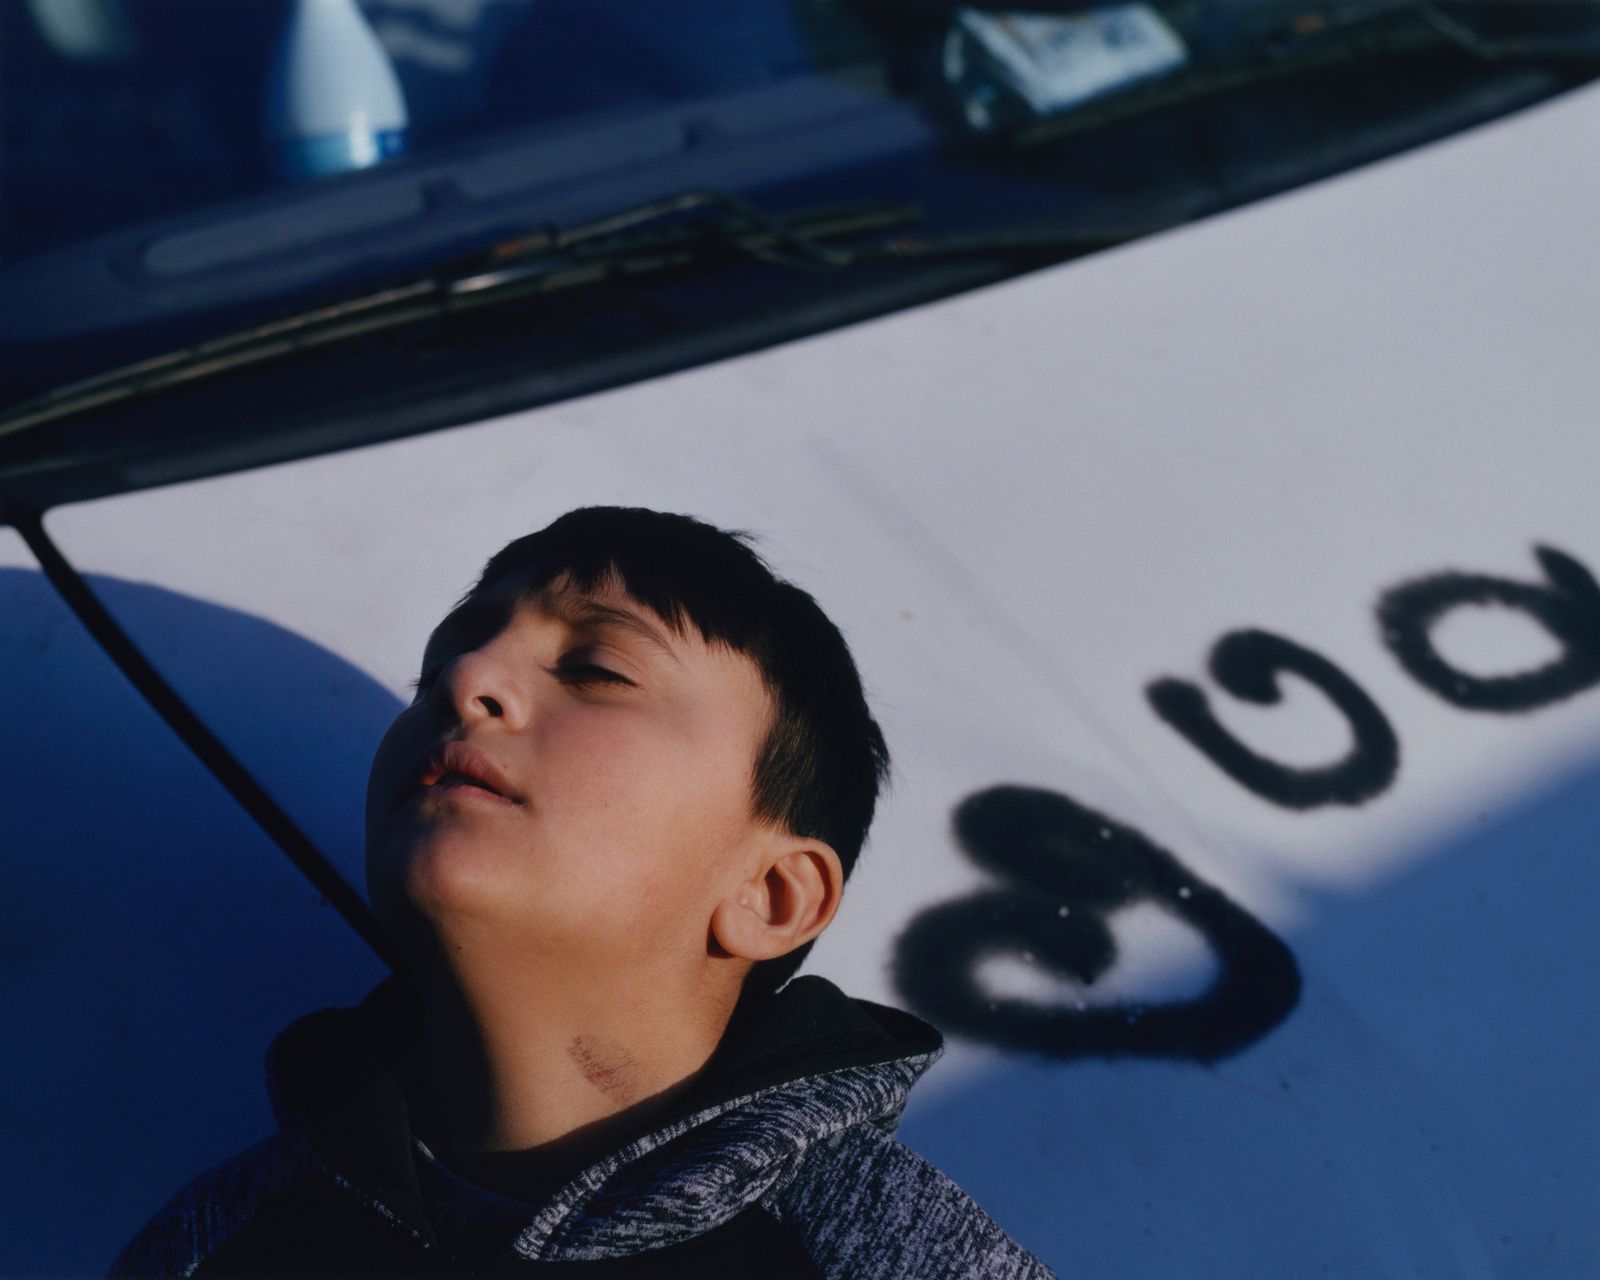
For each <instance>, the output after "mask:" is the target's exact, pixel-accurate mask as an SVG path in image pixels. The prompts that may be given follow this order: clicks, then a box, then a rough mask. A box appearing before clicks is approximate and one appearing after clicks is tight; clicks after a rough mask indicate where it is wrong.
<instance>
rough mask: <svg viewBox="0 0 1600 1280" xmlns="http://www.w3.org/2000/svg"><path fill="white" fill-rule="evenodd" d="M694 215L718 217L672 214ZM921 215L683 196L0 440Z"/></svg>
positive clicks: (385, 297)
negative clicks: (346, 349)
mask: <svg viewBox="0 0 1600 1280" xmlns="http://www.w3.org/2000/svg"><path fill="white" fill-rule="evenodd" d="M700 211H707V212H711V213H714V214H717V215H719V217H720V219H721V220H720V221H718V222H715V223H710V224H707V223H704V222H693V221H687V220H684V219H682V217H681V215H685V214H692V213H696V212H700ZM920 216H921V211H920V210H919V209H918V208H917V207H916V206H913V205H905V204H890V203H883V204H867V205H850V206H843V207H834V208H828V209H820V210H811V211H805V212H799V213H793V214H788V215H773V214H768V213H766V212H765V211H763V210H761V209H759V208H758V207H756V206H755V205H753V204H751V203H750V202H748V201H746V200H741V199H740V198H739V197H737V196H734V195H731V194H729V193H727V192H722V191H712V190H704V191H687V192H682V193H680V194H677V195H673V196H668V197H666V198H664V199H660V200H653V201H650V202H648V203H646V204H641V205H636V206H633V207H630V208H627V209H623V210H620V211H619V212H617V213H613V214H608V215H606V216H605V217H601V218H597V219H594V220H592V221H589V222H584V223H580V224H575V225H573V226H570V227H546V228H540V229H538V230H535V231H531V232H528V233H526V234H523V235H520V236H516V237H514V238H512V239H509V240H503V241H500V242H498V243H496V244H495V245H493V246H491V247H490V248H488V249H486V250H484V251H482V252H479V253H475V254H471V255H468V256H466V257H456V258H452V259H449V260H447V261H445V262H443V263H440V264H439V265H438V266H436V267H435V268H433V269H432V270H430V271H428V272H427V273H426V274H424V275H422V276H420V277H419V278H417V279H416V280H413V281H410V282H408V283H405V284H401V285H396V286H393V287H390V288H385V289H380V290H376V291H374V292H372V293H367V294H362V295H361V296H359V297H355V298H350V299H346V300H344V301H340V302H336V303H332V304H329V305H327V306H322V307H315V308H312V309H310V310H308V311H302V312H297V313H296V314H294V315H291V316H288V317H285V318H283V319H279V320H274V321H271V322H269V323H266V324H262V325H255V326H252V327H250V328H248V329H243V330H240V331H238V332H236V333H230V334H227V335H225V336H223V337H220V338H213V339H209V340H207V341H205V342H200V343H196V344H194V345H192V346H187V347H183V348H180V349H179V350H176V351H172V352H169V353H166V354H164V355H160V356H155V357H152V358H150V359H147V360H141V361H138V362H136V363H134V364H130V365H125V366H122V367H120V368H117V369H113V370H110V371H108V372H106V373H102V374H97V375H95V376H93V377H91V378H85V379H82V380H80V381H76V382H73V383H69V384H68V385H66V386H63V387H59V388H57V389H55V390H53V391H50V392H48V393H46V394H45V395H43V396H39V397H37V398H35V399H32V400H29V401H26V402H24V403H23V404H21V405H18V406H17V407H16V408H14V409H11V410H8V411H6V412H4V413H0V439H5V438H8V437H13V436H17V435H19V434H21V433H24V432H28V431H31V430H33V429H35V428H37V427H41V426H45V425H48V424H50V423H52V422H56V421H59V420H61V419H63V418H68V417H75V416H77V415H79V414H81V413H85V412H88V411H89V410H92V409H99V408H104V407H106V406H107V405H111V404H115V403H118V402H122V401H127V400H131V399H135V398H138V397H142V396H145V395H149V394H151V393H153V392H157V391H162V390H166V389H168V388H172V387H176V386H179V385H181V384H184V383H189V382H194V381H198V380H202V379H206V378H210V377H215V376H217V375H219V374H223V373H229V372H233V371H235V370H238V369H241V368H245V367H247V366H250V365H256V364H261V363H264V362H266V361H270V360H277V359H282V358H284V357H286V356H290V355H294V354H297V353H299V352H302V351H306V350H310V349H312V348H316V347H322V346H327V345H329V344H332V343H338V342H346V341H350V340H352V339H355V338H361V337H365V336H368V335H370V334H374V333H380V332H383V331H385V330H392V329H398V328H403V327H406V326H410V325H413V324H416V323H418V322H420V321H425V320H430V319H435V318H438V317H441V316H448V315H453V314H456V313H459V312H463V311H467V310H472V309H475V308H479V307H484V306H490V305H494V304H498V303H503V302H506V301H510V300H513V299H520V298H527V297H531V296H535V295H540V294H551V293H556V292H559V291H562V290H567V289H574V288H582V287H588V286H594V285H597V284H600V283H603V282H607V281H611V280H616V279H621V278H626V277H640V276H647V275H652V274H657V273H661V272H666V271H671V270H675V269H682V268H685V267H689V266H692V265H695V264H696V263H697V262H698V261H702V260H706V259H707V258H710V257H714V256H715V255H717V254H719V253H721V254H724V255H726V254H728V253H732V254H736V255H739V256H742V257H743V258H747V259H753V260H756V261H759V262H765V263H770V264H772V265H775V266H780V267H786V268H790V269H793V270H801V271H832V270H837V269H839V268H842V267H847V266H853V265H855V264H856V263H857V262H860V261H863V260H864V256H863V255H862V254H859V253H857V252H854V251H851V250H846V249H840V248H836V247H834V246H833V245H831V244H830V243H828V242H829V241H833V240H839V239H845V238H850V237H858V236H862V235H867V234H871V233H874V232H884V231H889V230H892V229H894V228H897V227H903V226H906V225H909V224H911V223H913V222H915V221H916V220H917V219H918V218H919V217H920ZM675 218H676V219H677V220H676V221H666V220H669V219H675ZM655 223H664V225H661V226H651V224H655ZM641 228H646V229H644V230H641Z"/></svg>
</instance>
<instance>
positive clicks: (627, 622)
mask: <svg viewBox="0 0 1600 1280" xmlns="http://www.w3.org/2000/svg"><path fill="white" fill-rule="evenodd" d="M551 614H552V615H553V616H554V617H557V618H559V619H561V621H563V622H565V623H566V624H567V625H568V626H570V627H572V628H574V629H575V630H578V631H598V630H600V629H602V628H605V627H620V628H621V629H622V630H624V631H627V632H629V633H631V634H633V635H636V636H638V637H639V639H641V640H643V641H644V642H645V643H646V644H648V645H650V646H651V647H652V648H655V649H659V650H660V651H661V652H662V653H664V654H665V655H666V656H667V657H669V658H671V659H672V661H674V662H676V663H679V664H680V665H681V664H682V660H681V659H680V658H679V657H678V654H677V651H676V650H674V649H673V647H672V645H671V643H669V642H668V640H667V638H666V636H664V635H662V634H661V631H660V629H659V628H657V627H655V626H653V625H652V624H651V623H650V622H649V621H647V620H646V619H645V618H643V617H641V616H640V615H639V614H637V613H635V612H633V610H631V609H622V608H618V607H617V606H616V605H610V604H602V603H601V602H600V601H599V600H594V599H591V598H590V597H588V596H572V597H560V598H558V599H557V600H556V601H555V602H554V604H553V606H552V608H551Z"/></svg>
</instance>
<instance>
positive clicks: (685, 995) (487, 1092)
mask: <svg viewBox="0 0 1600 1280" xmlns="http://www.w3.org/2000/svg"><path fill="white" fill-rule="evenodd" d="M591 971H592V970H591ZM650 977H651V983H650V985H649V987H648V988H646V987H644V984H642V983H641V984H639V986H640V989H638V990H630V989H626V988H621V989H619V985H618V983H617V982H616V981H615V977H614V975H612V980H611V981H608V982H606V983H605V984H603V988H604V989H600V988H601V986H602V984H597V983H596V982H595V981H594V980H593V979H592V978H586V976H585V975H583V974H573V973H570V972H569V973H559V974H558V973H554V972H552V971H551V970H550V969H549V967H548V966H540V965H538V964H534V963H529V962H526V961H524V962H523V963H521V964H518V963H515V962H512V961H508V960H505V959H502V960H500V962H498V963H484V964H479V965H476V966H473V967H471V968H470V969H469V968H467V967H465V966H463V965H461V964H460V963H457V964H456V965H453V966H447V965H438V966H436V967H435V968H434V969H432V970H431V971H430V972H429V973H428V974H427V975H426V976H425V977H422V978H421V979H420V980H419V981H418V983H417V990H418V992H419V995H420V997H421V1012H422V1021H421V1026H420V1032H419V1034H418V1035H417V1037H416V1038H415V1039H414V1040H413V1041H412V1042H411V1043H410V1044H409V1045H408V1046H407V1047H406V1049H405V1051H404V1053H403V1054H402V1055H401V1058H400V1060H399V1061H398V1062H397V1063H396V1067H397V1070H398V1072H399V1075H400V1078H401V1082H402V1085H403V1087H404V1089H405V1091H406V1094H407V1099H408V1103H409V1105H410V1108H411V1112H412V1123H413V1126H414V1128H415V1129H416V1131H417V1133H418V1135H419V1136H421V1137H422V1139H423V1140H424V1141H425V1142H427V1144H428V1146H429V1147H430V1149H432V1150H433V1151H434V1152H435V1154H437V1155H438V1156H439V1158H440V1159H441V1160H443V1161H444V1162H445V1164H446V1165H448V1166H449V1167H451V1168H453V1169H455V1170H456V1171H457V1172H458V1173H460V1174H461V1175H462V1176H464V1177H466V1178H469V1179H470V1180H472V1181H473V1182H476V1183H478V1184H479V1185H481V1186H484V1187H487V1188H489V1189H490V1190H492V1191H497V1192H499V1193H500V1194H502V1195H507V1196H512V1197H515V1198H518V1199H537V1198H539V1196H540V1193H542V1192H543V1191H546V1190H549V1189H551V1184H552V1182H554V1181H560V1180H562V1179H563V1178H565V1177H567V1176H571V1175H573V1174H576V1173H577V1172H578V1170H579V1169H581V1168H582V1167H583V1166H584V1165H586V1164H588V1163H589V1162H590V1161H591V1160H592V1159H594V1158H597V1157H598V1156H599V1155H601V1154H602V1153H603V1152H604V1151H606V1150H608V1149H611V1148H613V1147H614V1146H615V1145H616V1144H617V1143H618V1142H620V1141H623V1140H625V1139H626V1138H627V1137H628V1136H630V1135H631V1134H633V1133H636V1132H638V1131H640V1130H643V1129H644V1128H647V1127H648V1126H649V1125H650V1124H651V1123H652V1122H653V1121H655V1120H657V1119H658V1118H660V1117H661V1115H662V1114H663V1113H664V1112H666V1111H667V1110H668V1109H669V1108H670V1107H671V1106H672V1105H673V1103H674V1102H676V1101H677V1099H678V1098H679V1097H680V1096H681V1095H682V1094H683V1093H684V1091H685V1090H686V1089H687V1088H688V1087H689V1086H690V1085H691V1084H692V1083H693V1082H694V1080H695V1078H696V1076H697V1075H698V1073H699V1072H700V1070H701V1069H702V1068H703V1067H704V1066H705V1064H706V1061H707V1060H708V1059H709V1058H710V1057H711V1054H712V1053H713V1051H714V1050H715V1049H716V1046H717V1042H718V1041H719V1039H720V1038H721V1035H722V1032H723V1030H724V1028H725V1027H726V1025H727V1021H728V1017H729V1015H730V1013H731V1012H732V1007H733V1003H734V997H736V995H737V991H736V989H735V990H734V991H732V992H731V993H728V994H727V996H726V997H725V998H723V999H712V1000H707V999H706V998H705V996H704V995H703V994H701V995H699V998H698V999H696V998H695V995H696V992H697V991H699V992H703V991H704V990H705V989H706V988H705V987H704V986H701V987H699V988H696V986H695V984H694V983H692V982H684V983H680V984H678V987H679V989H678V990H676V991H675V990H673V984H672V983H670V982H667V981H663V979H662V975H659V974H652V975H650ZM722 986H723V984H720V983H719V984H717V986H716V988H715V989H719V990H720V989H721V987H722Z"/></svg>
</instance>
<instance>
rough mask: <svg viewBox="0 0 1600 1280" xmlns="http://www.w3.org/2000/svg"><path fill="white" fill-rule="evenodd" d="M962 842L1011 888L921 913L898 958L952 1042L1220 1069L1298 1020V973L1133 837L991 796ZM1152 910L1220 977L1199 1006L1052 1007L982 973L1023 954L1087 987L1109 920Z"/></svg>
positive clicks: (1018, 791) (1092, 820) (1260, 934)
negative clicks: (1184, 928) (1202, 950)
mask: <svg viewBox="0 0 1600 1280" xmlns="http://www.w3.org/2000/svg"><path fill="white" fill-rule="evenodd" d="M955 833H956V838H957V840H959V841H960V843H961V845H962V847H963V848H964V849H965V850H966V852H967V854H968V855H969V856H970V857H971V858H972V860H973V861H974V862H976V863H977V864H978V865H979V866H980V867H982V868H984V869H985V870H986V871H991V872H994V873H995V874H996V875H998V876H1000V877H1002V879H1003V881H1004V883H1003V884H999V885H996V886H995V887H994V888H992V889H985V890H980V891H978V892H977V893H974V894H972V895H971V896H969V897H966V898H962V899H959V900H957V901H955V902H947V903H941V904H939V905H938V906H935V907H931V908H929V909H928V910H926V911H924V912H922V913H921V914H920V915H918V916H917V917H916V919H915V920H913V921H912V923H911V925H910V926H909V927H908V928H907V929H906V931H905V932H904V933H903V934H902V935H901V936H900V939H899V942H898V944H897V947H896V952H895V959H894V973H895V980H896V983H897V985H898V987H899V989H900V992H901V994H902V995H903V996H904V997H905V998H906V999H907V1000H908V1001H909V1002H910V1004H911V1005H912V1007H913V1008H915V1009H916V1010H918V1012H920V1013H923V1014H925V1015H926V1016H927V1017H929V1018H931V1019H932V1020H933V1021H934V1022H936V1023H938V1024H939V1025H940V1026H942V1027H944V1028H945V1029H947V1030H949V1031H952V1032H956V1033H960V1034H964V1035H969V1036H973V1037H975V1038H977V1039H980V1040H984V1041H987V1042H988V1043H990V1044H996V1045H1000V1046H1002V1047H1004V1048H1008V1049H1021V1050H1029V1051H1033V1052H1038V1053H1045V1054H1049V1055H1051V1056H1054V1057H1060V1058H1073V1057H1083V1056H1091V1055H1092V1056H1102V1057H1110V1056H1117V1055H1139V1056H1144V1057H1165V1058H1194V1059H1198V1060H1200V1061H1203V1062H1209V1061H1213V1060H1215V1059H1218V1058H1223V1057H1226V1056H1227V1055H1229V1054H1232V1053H1237V1052H1238V1051H1239V1050H1240V1049H1242V1048H1244V1047H1245V1046H1246V1045H1248V1044H1250V1043H1251V1042H1252V1041H1254V1040H1257V1039H1259V1038H1260V1037H1261V1036H1263V1035H1265V1034H1266V1033H1267V1032H1268V1031H1270V1030H1271V1029H1272V1028H1273V1027H1275V1026H1276V1025H1277V1024H1278V1023H1279V1022H1281V1021H1282V1020H1283V1019H1284V1018H1285V1017H1286V1016H1287V1015H1288V1013H1289V1011H1290V1010H1291V1009H1293V1008H1294V1005H1295V1001H1296V1000H1297V999H1298V998H1299V994H1300V973H1299V970H1298V968H1297V967H1296V965H1295V961H1294V956H1293V955H1292V954H1291V953H1290V951H1289V949H1288V948H1287V947H1286V946H1284V945H1283V943H1282V942H1280V941H1279V940H1278V938H1277V937H1276V936H1275V935H1274V934H1273V933H1272V932H1271V931H1270V930H1268V929H1267V928H1266V926H1264V925H1263V924H1261V923H1260V922H1259V921H1258V920H1256V919H1255V918H1254V917H1253V916H1251V915H1250V914H1249V913H1248V912H1246V911H1244V910H1242V909H1241V908H1239V907H1238V906H1236V905H1235V904H1234V903H1233V902H1231V901H1230V900H1229V899H1228V898H1227V897H1226V896H1225V895H1224V894H1223V893H1222V892H1221V891H1220V890H1218V889H1216V888H1214V887H1213V886H1211V885H1208V884H1206V883H1205V882H1204V881H1202V880H1200V879H1199V878H1198V877H1197V876H1195V875H1194V874H1193V873H1192V872H1190V871H1189V870H1188V869H1186V868H1185V867H1184V866H1183V865H1182V864H1181V863H1179V862H1178V860H1177V859H1176V858H1174V857H1173V856H1172V855H1171V854H1170V853H1168V852H1167V851H1166V850H1165V849H1163V848H1161V847H1160V846H1159V845H1157V844H1155V843H1153V842H1152V841H1151V840H1149V839H1148V838H1146V837H1145V836H1144V835H1142V834H1141V833H1140V832H1138V831H1136V830H1134V829H1133V828H1132V827H1129V826H1125V825H1123V824H1121V823H1118V822H1115V821H1113V820H1112V819H1110V818H1108V817H1106V816H1105V815H1104V814H1102V813H1096V812H1095V811H1094V810H1093V809H1089V808H1086V807H1085V806H1083V805H1081V804H1079V803H1077V801H1075V800H1072V799H1070V798H1069V797H1067V796H1064V795H1061V794H1059V793H1057V792H1054V791H1045V790H1038V789H1034V788H1029V787H992V788H990V789H988V790H986V791H980V792H978V793H977V794H976V795H973V796H971V797H969V798H968V799H966V800H965V801H963V802H962V803H961V805H960V806H959V807H958V808H957V809H956V813H955ZM1141 902H1150V903H1155V904H1157V905H1159V906H1160V907H1162V908H1164V909H1165V910H1166V911H1168V912H1170V913H1171V914H1172V915H1174V916H1176V917H1177V918H1179V919H1180V920H1182V921H1183V922H1184V923H1185V924H1187V925H1189V926H1190V927H1191V928H1193V929H1195V930H1196V931H1197V932H1198V933H1199V934H1200V935H1201V936H1202V937H1203V938H1205V940H1206V942H1207V943H1208V944H1209V945H1210V947H1211V949H1212V951H1213V952H1214V954H1215V956H1216V959H1217V963H1218V968H1219V973H1218V976H1217V978H1216V980H1215V981H1214V982H1213V983H1212V984H1211V986H1210V988H1209V989H1208V990H1206V991H1205V992H1204V993H1202V994H1201V995H1199V996H1197V997H1196V998H1194V999H1191V1000H1182V1001H1174V1002H1168V1003H1134V1002H1125V1003H1110V1004H1100V1005H1087V1004H1086V1005H1085V1006H1084V1007H1081V1008H1078V1007H1071V1006H1050V1005H1044V1004H1039V1003H1035V1002H1032V1001H1027V1000H1020V999H997V998H995V997H993V996H992V995H991V994H989V993H988V992H986V991H985V990H984V989H983V986H982V983H981V980H980V975H979V968H980V966H981V965H982V962H983V961H984V960H985V959H987V958H989V957H991V956H996V955H1007V954H1010V955H1020V956H1022V957H1024V958H1032V959H1036V960H1037V962H1038V963H1040V964H1043V965H1044V966H1045V967H1047V968H1049V969H1052V970H1054V971H1056V972H1057V973H1060V974H1063V975H1065V976H1067V977H1071V978H1074V979H1076V980H1077V981H1078V982H1081V983H1083V984H1084V985H1085V986H1088V985H1090V984H1092V983H1094V982H1095V981H1096V980H1097V979H1098V978H1100V977H1102V976H1103V975H1104V974H1105V973H1106V971H1107V970H1108V969H1109V968H1110V967H1111V964H1112V962H1113V961H1114V960H1115V959H1116V956H1117V945H1116V941H1115V939H1114V938H1113V936H1112V933H1111V929H1110V927H1109V926H1108V924H1107V922H1106V917H1107V916H1108V915H1109V914H1110V913H1111V912H1113V911H1115V910H1117V909H1118V908H1121V907H1128V906H1132V905H1134V904H1136V903H1141Z"/></svg>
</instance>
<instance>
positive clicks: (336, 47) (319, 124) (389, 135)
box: [267, 0, 408, 178]
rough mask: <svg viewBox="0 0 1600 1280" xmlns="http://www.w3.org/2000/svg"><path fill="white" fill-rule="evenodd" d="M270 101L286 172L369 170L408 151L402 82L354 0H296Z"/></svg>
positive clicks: (271, 130)
mask: <svg viewBox="0 0 1600 1280" xmlns="http://www.w3.org/2000/svg"><path fill="white" fill-rule="evenodd" d="M267 100H268V108H267V110H268V126H267V127H268V134H269V136H270V138H271V140H272V143H273V146H274V149H275V151H276V153H277V157H278V163H279V165H280V167H281V168H282V170H283V173H284V174H285V176H287V177H290V178H315V177H322V176H324V175H327V174H332V173H342V172H344V171H346V170H350V169H364V168H366V167H368V166H369V165H374V164H377V163H378V162H379V161H380V160H384V159H386V158H387V157H389V156H393V155H398V154H400V153H401V152H403V151H404V150H405V148H406V125H407V123H408V120H407V115H406V102H405V97H404V95H402V93H401V92H400V81H399V79H398V77H396V75H395V72H394V64H393V63H392V62H390V61H389V55H388V54H387V53H385V52H384V49H383V45H381V44H380V43H379V42H378V37H377V35H376V34H375V33H374V32H373V30H372V27H371V26H370V25H369V24H368V22H367V20H366V18H365V17H364V16H363V15H362V12H361V10H360V9H359V8H358V7H357V5H356V3H355V0H293V2H292V4H291V5H290V9H289V20H288V23H287V25H286V27H285V29H284V33H283V41H282V44H281V45H280V46H279V50H278V58H277V62H276V64H275V65H274V67H273V71H272V82H271V85H270V91H269V93H268V95H267Z"/></svg>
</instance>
